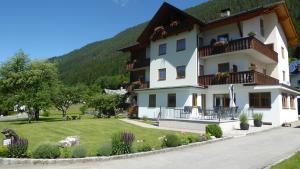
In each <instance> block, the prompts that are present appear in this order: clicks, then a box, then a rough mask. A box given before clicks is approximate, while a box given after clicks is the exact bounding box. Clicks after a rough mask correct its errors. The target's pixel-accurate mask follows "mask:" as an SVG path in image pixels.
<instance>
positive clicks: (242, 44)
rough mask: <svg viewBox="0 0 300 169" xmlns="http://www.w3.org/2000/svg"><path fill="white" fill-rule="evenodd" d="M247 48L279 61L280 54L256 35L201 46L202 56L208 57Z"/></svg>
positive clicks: (200, 52)
mask: <svg viewBox="0 0 300 169" xmlns="http://www.w3.org/2000/svg"><path fill="white" fill-rule="evenodd" d="M246 49H254V50H256V51H258V52H260V53H262V54H263V55H265V56H267V57H269V58H270V59H272V60H274V61H275V62H278V54H277V52H275V51H274V50H272V49H271V48H270V47H269V46H268V45H265V44H264V43H262V42H261V41H259V40H258V39H256V38H255V37H246V38H241V39H237V40H232V41H229V42H227V43H226V42H223V43H222V42H219V43H218V44H215V45H209V46H204V47H200V48H199V55H200V57H206V56H211V55H216V54H221V53H228V52H235V51H241V50H246Z"/></svg>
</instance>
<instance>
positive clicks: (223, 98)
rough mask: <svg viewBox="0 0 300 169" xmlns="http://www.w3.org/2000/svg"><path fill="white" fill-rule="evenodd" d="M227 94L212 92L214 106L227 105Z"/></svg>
mask: <svg viewBox="0 0 300 169" xmlns="http://www.w3.org/2000/svg"><path fill="white" fill-rule="evenodd" d="M229 102H230V98H229V94H214V107H229Z"/></svg>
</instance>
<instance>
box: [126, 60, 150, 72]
mask: <svg viewBox="0 0 300 169" xmlns="http://www.w3.org/2000/svg"><path fill="white" fill-rule="evenodd" d="M149 65H150V59H149V58H146V59H141V60H137V59H134V60H132V61H128V62H127V63H126V68H127V70H133V69H138V68H142V67H146V66H149Z"/></svg>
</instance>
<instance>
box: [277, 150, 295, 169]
mask: <svg viewBox="0 0 300 169" xmlns="http://www.w3.org/2000/svg"><path fill="white" fill-rule="evenodd" d="M271 169H300V152H298V153H297V154H295V155H294V156H292V157H290V158H289V159H287V160H284V161H282V162H281V163H279V164H277V165H275V166H273V167H272V168H271Z"/></svg>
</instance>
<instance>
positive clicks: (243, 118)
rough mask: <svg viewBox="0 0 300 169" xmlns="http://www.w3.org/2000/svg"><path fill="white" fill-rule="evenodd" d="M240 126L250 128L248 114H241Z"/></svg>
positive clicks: (242, 128)
mask: <svg viewBox="0 0 300 169" xmlns="http://www.w3.org/2000/svg"><path fill="white" fill-rule="evenodd" d="M240 128H241V130H249V123H248V117H247V115H246V114H241V115H240Z"/></svg>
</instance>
